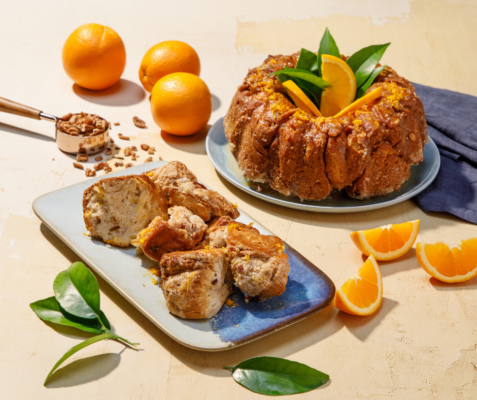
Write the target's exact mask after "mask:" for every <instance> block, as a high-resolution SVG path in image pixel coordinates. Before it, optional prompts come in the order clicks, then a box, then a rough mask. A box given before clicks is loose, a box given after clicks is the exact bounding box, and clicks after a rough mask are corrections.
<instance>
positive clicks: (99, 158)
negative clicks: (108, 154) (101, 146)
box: [94, 156, 103, 161]
mask: <svg viewBox="0 0 477 400" xmlns="http://www.w3.org/2000/svg"><path fill="white" fill-rule="evenodd" d="M94 159H95V160H96V161H101V160H102V159H103V156H97V157H95V158H94Z"/></svg>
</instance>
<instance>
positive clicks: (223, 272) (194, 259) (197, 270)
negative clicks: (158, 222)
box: [161, 249, 233, 319]
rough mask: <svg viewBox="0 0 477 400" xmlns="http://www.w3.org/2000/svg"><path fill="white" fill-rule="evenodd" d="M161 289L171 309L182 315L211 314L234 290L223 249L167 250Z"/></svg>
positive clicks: (162, 263)
mask: <svg viewBox="0 0 477 400" xmlns="http://www.w3.org/2000/svg"><path fill="white" fill-rule="evenodd" d="M161 275H162V281H161V285H162V289H163V293H164V297H165V299H166V305H167V308H168V310H169V311H170V312H171V313H172V314H174V315H177V316H179V317H181V318H186V319H201V318H210V317H213V316H214V315H215V314H217V313H218V312H219V310H220V308H221V307H222V305H223V304H224V302H225V300H226V299H227V297H228V296H229V295H230V294H231V293H232V283H233V277H232V273H231V272H230V268H229V265H228V261H227V257H226V255H225V252H224V251H223V250H218V249H215V250H196V251H187V252H174V253H169V254H165V255H164V256H163V257H162V260H161Z"/></svg>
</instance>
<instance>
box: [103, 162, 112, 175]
mask: <svg viewBox="0 0 477 400" xmlns="http://www.w3.org/2000/svg"><path fill="white" fill-rule="evenodd" d="M112 170H113V169H112V168H111V167H110V166H109V164H106V165H105V166H104V168H103V171H104V173H105V174H109V173H110V172H111V171H112Z"/></svg>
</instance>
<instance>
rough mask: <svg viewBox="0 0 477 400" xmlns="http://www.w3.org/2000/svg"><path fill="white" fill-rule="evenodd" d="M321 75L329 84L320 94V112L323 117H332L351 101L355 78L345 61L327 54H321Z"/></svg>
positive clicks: (354, 95) (353, 96)
mask: <svg viewBox="0 0 477 400" xmlns="http://www.w3.org/2000/svg"><path fill="white" fill-rule="evenodd" d="M321 75H322V77H323V79H324V80H325V81H326V82H328V83H329V84H330V85H331V87H328V88H326V89H325V90H323V93H322V94H321V104H320V108H321V113H322V114H323V116H324V117H332V116H334V115H335V114H337V113H339V112H340V111H341V110H342V109H343V108H345V107H348V106H349V105H350V104H351V103H352V102H353V100H354V98H355V97H356V78H355V77H354V73H353V70H352V69H351V68H350V67H349V65H348V64H346V62H344V61H343V60H342V59H341V58H338V57H335V56H330V55H328V54H323V55H322V56H321Z"/></svg>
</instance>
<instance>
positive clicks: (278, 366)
mask: <svg viewBox="0 0 477 400" xmlns="http://www.w3.org/2000/svg"><path fill="white" fill-rule="evenodd" d="M224 368H225V369H229V370H231V371H232V376H233V378H234V380H235V381H236V382H237V383H239V384H240V385H242V386H244V387H246V388H247V389H250V390H251V391H253V392H255V393H259V394H265V395H268V396H283V395H289V394H296V393H305V392H309V391H310V390H313V389H316V388H317V387H319V386H321V385H323V384H325V383H326V382H328V380H329V379H330V377H329V376H328V375H327V374H324V373H323V372H320V371H318V370H316V369H314V368H311V367H308V366H307V365H305V364H301V363H298V362H295V361H289V360H285V359H283V358H276V357H255V358H251V359H249V360H246V361H242V362H241V363H240V364H238V365H237V366H235V367H224Z"/></svg>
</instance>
